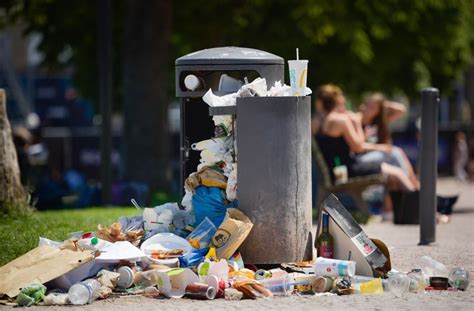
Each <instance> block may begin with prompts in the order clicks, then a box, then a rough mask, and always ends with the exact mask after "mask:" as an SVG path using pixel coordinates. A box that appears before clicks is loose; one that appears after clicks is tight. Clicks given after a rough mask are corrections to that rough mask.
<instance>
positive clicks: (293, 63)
mask: <svg viewBox="0 0 474 311" xmlns="http://www.w3.org/2000/svg"><path fill="white" fill-rule="evenodd" d="M288 67H289V73H290V85H291V89H292V92H293V95H294V96H305V90H306V80H307V75H308V60H306V59H301V60H289V61H288Z"/></svg>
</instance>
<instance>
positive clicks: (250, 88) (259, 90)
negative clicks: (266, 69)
mask: <svg viewBox="0 0 474 311" xmlns="http://www.w3.org/2000/svg"><path fill="white" fill-rule="evenodd" d="M253 96H267V80H265V78H256V79H255V80H253V81H252V82H251V83H247V84H245V85H243V86H242V87H241V88H240V90H239V91H238V92H237V97H253Z"/></svg>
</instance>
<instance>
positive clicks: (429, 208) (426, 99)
mask: <svg viewBox="0 0 474 311" xmlns="http://www.w3.org/2000/svg"><path fill="white" fill-rule="evenodd" d="M438 110H439V91H438V89H436V88H425V89H424V90H423V91H422V93H421V157H420V160H419V161H420V186H421V188H420V243H419V244H418V245H428V244H430V243H433V242H435V240H436V179H437V177H438Z"/></svg>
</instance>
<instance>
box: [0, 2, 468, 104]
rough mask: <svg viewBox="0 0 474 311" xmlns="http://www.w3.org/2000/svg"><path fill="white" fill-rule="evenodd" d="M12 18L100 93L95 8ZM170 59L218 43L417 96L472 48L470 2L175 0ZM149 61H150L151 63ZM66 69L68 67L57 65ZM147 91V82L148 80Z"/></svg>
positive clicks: (40, 6)
mask: <svg viewBox="0 0 474 311" xmlns="http://www.w3.org/2000/svg"><path fill="white" fill-rule="evenodd" d="M6 2H7V3H9V5H8V6H7V7H9V8H10V9H9V11H8V12H9V16H12V17H17V18H21V19H22V20H24V21H26V23H27V24H28V25H29V27H28V31H37V32H40V33H42V34H43V39H44V40H43V42H42V44H41V46H40V48H41V50H42V51H44V52H45V54H46V59H45V64H47V65H48V66H50V67H54V66H55V65H58V64H59V63H60V62H59V61H58V55H60V54H61V53H63V52H64V50H65V49H68V48H70V49H71V50H72V52H73V53H72V57H71V58H70V59H69V60H68V62H67V64H74V65H75V66H74V68H75V78H76V81H77V83H78V84H79V86H80V88H81V90H82V91H83V93H84V94H86V95H88V96H91V97H93V98H97V78H96V77H97V66H96V63H97V56H96V55H97V53H96V48H97V47H96V43H97V42H96V41H97V5H95V2H92V3H91V2H90V1H81V0H70V1H58V0H36V1H26V0H17V1H14V0H9V1H6ZM173 5H174V16H173V21H174V22H173V34H172V38H171V42H163V44H167V45H169V47H170V49H172V53H171V56H170V59H169V60H168V63H169V64H170V65H169V66H168V68H164V70H168V72H169V79H170V82H171V85H170V94H169V95H170V97H172V96H173V91H172V90H173V87H172V86H173V85H174V80H173V79H174V78H173V76H174V74H173V71H174V59H176V58H177V57H179V56H182V55H184V54H186V53H189V52H192V51H194V50H199V49H203V48H209V47H214V46H224V45H235V46H247V47H254V48H258V49H263V50H267V51H270V52H273V53H275V54H278V55H281V56H283V57H284V58H285V59H291V58H293V57H294V49H295V47H299V48H300V54H301V55H302V57H304V58H308V59H309V60H310V71H309V74H310V77H309V81H310V86H312V87H313V88H314V87H316V86H317V85H319V84H322V83H327V82H333V83H337V84H341V85H342V86H343V87H344V89H345V90H346V91H347V92H348V93H349V94H360V93H361V92H363V91H367V90H381V91H385V92H388V93H393V92H399V91H402V92H405V93H407V94H408V95H415V94H417V92H418V91H419V90H420V88H422V87H426V86H427V85H429V84H432V85H434V86H437V87H439V88H441V91H442V92H443V91H447V90H448V88H449V86H450V83H451V81H452V80H456V79H459V78H460V77H461V74H462V72H463V70H465V68H466V66H467V65H468V64H470V63H472V62H473V54H474V43H473V42H474V22H473V21H474V2H473V1H469V0H417V1H411V0H386V1H375V0H338V1H331V0H317V1H316V0H302V1H296V0H242V1H231V0H209V1H206V2H201V1H193V0H181V1H175V2H174V3H173ZM114 6H115V11H114V14H115V16H114V20H115V29H114V40H115V45H114V51H115V55H114V58H115V70H116V73H117V78H116V79H115V83H116V88H115V89H116V90H120V87H119V86H120V81H121V80H120V78H119V77H120V69H121V68H120V51H121V46H122V44H126V43H124V42H121V38H122V24H123V16H124V14H125V13H126V12H123V4H122V1H114ZM151 61H153V60H150V62H151ZM63 65H64V64H63ZM150 87H152V86H150Z"/></svg>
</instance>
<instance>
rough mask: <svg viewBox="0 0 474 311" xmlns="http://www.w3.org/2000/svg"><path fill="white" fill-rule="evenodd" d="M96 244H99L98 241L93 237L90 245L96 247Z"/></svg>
mask: <svg viewBox="0 0 474 311" xmlns="http://www.w3.org/2000/svg"><path fill="white" fill-rule="evenodd" d="M97 243H99V239H98V238H96V237H93V238H92V239H91V244H92V245H96V244H97Z"/></svg>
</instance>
